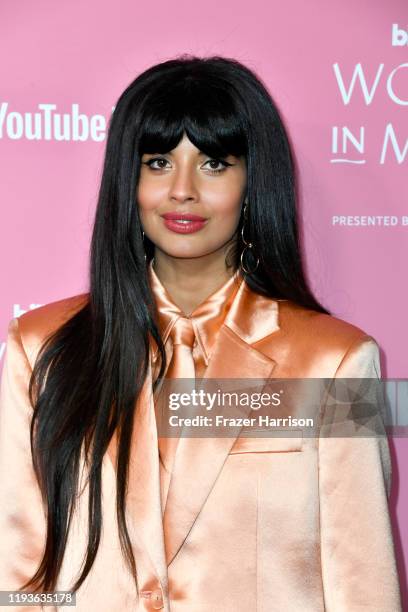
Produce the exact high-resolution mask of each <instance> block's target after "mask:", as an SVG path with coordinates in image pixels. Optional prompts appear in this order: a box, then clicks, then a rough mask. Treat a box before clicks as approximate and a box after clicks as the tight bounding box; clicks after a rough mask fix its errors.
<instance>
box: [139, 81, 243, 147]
mask: <svg viewBox="0 0 408 612" xmlns="http://www.w3.org/2000/svg"><path fill="white" fill-rule="evenodd" d="M184 132H185V133H186V134H187V136H188V138H189V139H190V141H191V142H192V143H193V144H194V145H195V146H196V147H197V148H198V149H199V150H200V151H201V152H202V153H204V154H205V155H208V156H210V157H213V158H221V157H227V156H228V155H234V156H235V157H240V156H242V155H244V156H247V153H248V137H247V134H248V130H247V129H246V120H245V115H244V113H243V112H242V111H240V110H239V109H237V107H236V103H235V101H234V99H233V97H232V95H230V94H229V91H228V83H226V84H225V85H224V84H223V83H220V84H217V85H214V83H211V82H210V83H209V82H207V80H206V79H204V80H203V82H201V81H200V80H197V79H192V78H191V77H187V78H185V79H184V80H183V81H182V82H181V83H180V82H178V83H177V84H176V85H175V84H174V79H173V78H172V79H171V81H170V82H166V83H164V86H163V85H162V86H161V87H160V89H156V90H155V91H154V92H152V93H151V94H150V95H149V100H148V101H146V104H145V111H144V113H143V118H142V121H141V124H140V130H139V134H138V136H139V138H138V141H139V142H138V153H139V156H142V155H143V153H168V152H169V151H171V150H172V149H174V148H175V147H176V146H177V144H178V143H179V141H180V140H181V139H182V137H183V134H184Z"/></svg>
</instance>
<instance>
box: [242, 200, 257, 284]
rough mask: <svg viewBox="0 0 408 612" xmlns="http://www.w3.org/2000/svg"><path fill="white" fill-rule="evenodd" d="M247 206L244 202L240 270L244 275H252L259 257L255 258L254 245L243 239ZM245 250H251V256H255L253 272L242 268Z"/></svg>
mask: <svg viewBox="0 0 408 612" xmlns="http://www.w3.org/2000/svg"><path fill="white" fill-rule="evenodd" d="M247 204H248V202H247V201H245V205H244V223H243V224H242V228H241V238H242V242H243V243H244V244H245V246H244V248H243V249H242V252H241V268H242V270H243V271H244V272H245V274H253V273H254V272H255V270H256V269H257V268H258V265H259V257H257V256H256V254H255V252H254V250H253V249H254V245H253V244H252V242H247V241H246V240H245V238H244V225H245V221H246V219H247V218H248V215H247ZM247 249H252V254H253V255H254V256H256V266H255V268H254V269H253V270H247V268H245V266H244V253H245V251H246V250H247Z"/></svg>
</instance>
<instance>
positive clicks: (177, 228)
mask: <svg viewBox="0 0 408 612" xmlns="http://www.w3.org/2000/svg"><path fill="white" fill-rule="evenodd" d="M163 217H164V215H163ZM184 218H185V217H184ZM163 221H164V225H165V226H166V227H167V229H169V230H170V231H172V232H175V233H176V234H193V233H194V232H198V231H199V230H200V229H202V228H203V227H205V225H206V223H207V220H206V219H205V220H202V221H190V220H189V221H188V222H187V223H182V222H180V216H179V217H178V221H177V220H176V219H165V218H164V219H163Z"/></svg>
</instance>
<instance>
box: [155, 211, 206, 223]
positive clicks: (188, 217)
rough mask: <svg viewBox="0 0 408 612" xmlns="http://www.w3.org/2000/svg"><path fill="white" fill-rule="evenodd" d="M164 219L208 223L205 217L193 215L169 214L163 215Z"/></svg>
mask: <svg viewBox="0 0 408 612" xmlns="http://www.w3.org/2000/svg"><path fill="white" fill-rule="evenodd" d="M162 217H163V218H164V219H166V220H168V221H177V220H178V219H185V220H186V221H201V222H203V221H207V219H206V218H205V217H200V216H199V215H193V214H192V213H177V212H168V213H165V214H164V215H162Z"/></svg>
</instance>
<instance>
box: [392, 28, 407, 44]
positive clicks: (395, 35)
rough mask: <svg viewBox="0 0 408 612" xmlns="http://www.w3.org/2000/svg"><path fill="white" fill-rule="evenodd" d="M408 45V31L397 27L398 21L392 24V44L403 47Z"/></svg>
mask: <svg viewBox="0 0 408 612" xmlns="http://www.w3.org/2000/svg"><path fill="white" fill-rule="evenodd" d="M405 45H408V31H407V30H404V29H403V28H399V27H398V23H393V24H392V46H393V47H404V46H405Z"/></svg>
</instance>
